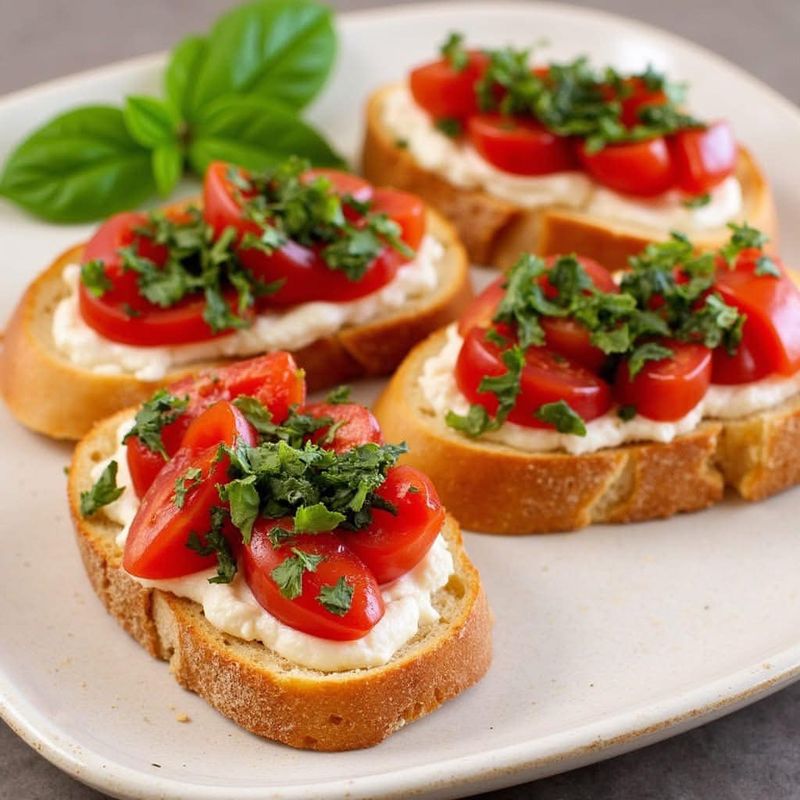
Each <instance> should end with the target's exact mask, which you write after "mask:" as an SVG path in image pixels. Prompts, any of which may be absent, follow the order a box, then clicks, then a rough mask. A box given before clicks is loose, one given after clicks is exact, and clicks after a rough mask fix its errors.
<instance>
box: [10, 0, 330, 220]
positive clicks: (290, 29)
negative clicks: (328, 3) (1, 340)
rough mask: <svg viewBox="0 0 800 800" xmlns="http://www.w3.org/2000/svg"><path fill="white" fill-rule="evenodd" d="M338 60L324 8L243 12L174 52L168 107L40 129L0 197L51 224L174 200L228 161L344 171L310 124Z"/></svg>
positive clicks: (106, 112) (88, 110) (109, 112)
mask: <svg viewBox="0 0 800 800" xmlns="http://www.w3.org/2000/svg"><path fill="white" fill-rule="evenodd" d="M335 54H336V34H335V32H334V29H333V23H332V15H331V11H330V9H328V8H327V7H325V6H323V5H321V4H320V3H318V2H317V1H316V0H257V1H256V2H252V3H248V4H246V5H243V6H240V7H238V8H234V9H233V10H231V11H229V12H228V13H226V14H224V15H223V16H222V17H220V19H219V20H218V21H217V23H216V24H215V25H214V27H213V28H212V30H211V31H210V32H209V34H208V35H207V36H192V37H189V38H187V39H184V40H183V41H182V42H180V43H179V44H178V45H177V46H176V47H175V49H174V50H173V51H172V53H171V55H170V59H169V62H168V64H167V68H166V71H165V73H164V90H165V97H164V98H163V99H160V98H157V97H148V96H144V95H131V96H129V97H127V98H126V99H125V103H124V106H123V108H121V109H120V108H114V107H112V106H101V105H90V106H83V107H80V108H76V109H74V110H72V111H68V112H66V113H64V114H60V115H59V116H57V117H55V118H54V119H51V120H50V121H49V122H46V123H45V124H44V125H43V126H42V127H40V128H39V129H38V130H36V131H34V132H33V133H32V134H31V135H30V136H29V137H28V138H27V139H26V140H25V141H23V142H22V143H21V144H20V145H19V146H18V147H17V148H16V150H14V151H13V152H12V153H11V155H10V156H9V157H8V159H7V161H6V163H5V165H4V166H3V169H2V172H1V173H0V196H2V197H5V198H6V199H8V200H10V201H12V202H14V203H16V204H17V205H19V206H22V207H23V208H24V209H26V210H27V211H29V212H30V213H32V214H34V215H36V216H39V217H41V218H43V219H46V220H48V221H50V222H88V221H92V220H96V219H99V218H101V217H104V216H107V215H108V214H111V213H114V212H116V211H121V210H123V209H126V208H132V207H134V206H137V205H139V204H140V203H142V202H143V201H145V200H147V199H148V198H150V197H152V195H154V194H155V193H156V192H158V193H159V194H160V195H162V196H166V195H168V194H169V193H170V192H172V190H173V189H174V188H175V186H176V184H177V182H178V181H179V180H180V178H181V177H182V175H183V174H184V172H186V171H187V170H188V171H192V172H195V173H197V174H198V175H202V173H203V172H204V170H205V169H206V167H207V166H208V164H209V163H210V162H211V161H213V160H217V159H219V160H225V161H231V162H234V163H236V164H238V165H240V166H242V167H245V168H247V169H254V170H261V169H265V168H266V167H269V166H273V165H274V164H276V163H279V162H281V161H283V160H284V159H285V158H286V156H287V155H289V154H290V153H291V154H297V155H300V156H303V157H305V158H307V159H308V160H309V161H311V162H312V163H313V164H315V165H317V166H336V165H340V164H341V163H342V160H341V158H340V157H339V156H338V155H337V154H336V153H335V152H334V150H333V149H332V148H331V146H330V145H329V144H328V143H327V142H326V141H325V139H324V138H323V137H322V136H320V134H318V133H317V132H316V131H315V130H314V129H313V128H311V127H310V126H309V125H308V124H307V123H305V122H304V121H303V120H302V119H301V118H300V116H299V112H300V110H301V109H302V108H304V107H305V106H306V105H307V104H308V103H309V102H310V101H311V100H312V99H313V98H314V97H315V96H316V95H317V93H318V92H319V90H320V89H321V88H322V86H323V84H324V83H325V80H326V79H327V77H328V74H329V73H330V69H331V66H332V64H333V59H334V57H335Z"/></svg>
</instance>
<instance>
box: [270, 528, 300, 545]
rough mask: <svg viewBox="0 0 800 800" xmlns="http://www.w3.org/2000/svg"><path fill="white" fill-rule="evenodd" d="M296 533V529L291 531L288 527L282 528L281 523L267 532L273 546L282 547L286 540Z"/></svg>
mask: <svg viewBox="0 0 800 800" xmlns="http://www.w3.org/2000/svg"><path fill="white" fill-rule="evenodd" d="M294 535H295V533H294V531H290V530H287V529H286V528H281V527H280V525H276V526H275V527H274V528H272V529H270V532H269V533H268V534H267V538H268V539H269V543H270V544H271V545H272V546H273V547H280V546H281V545H282V544H283V543H284V542H285V541H287V540H288V539H291V538H292V537H293V536H294Z"/></svg>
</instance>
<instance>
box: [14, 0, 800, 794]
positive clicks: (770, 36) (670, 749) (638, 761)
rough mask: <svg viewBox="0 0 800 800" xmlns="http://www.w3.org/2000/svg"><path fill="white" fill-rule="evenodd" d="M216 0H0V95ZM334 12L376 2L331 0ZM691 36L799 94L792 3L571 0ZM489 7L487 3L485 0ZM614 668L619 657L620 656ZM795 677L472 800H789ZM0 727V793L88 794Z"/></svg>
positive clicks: (150, 34)
mask: <svg viewBox="0 0 800 800" xmlns="http://www.w3.org/2000/svg"><path fill="white" fill-rule="evenodd" d="M232 4H233V3H231V2H226V0H170V1H169V2H165V1H164V0H137V2H128V1H127V0H27V2H23V0H0V94H3V93H5V92H9V91H13V90H15V89H21V88H23V87H26V86H31V85H33V84H35V83H38V82H40V81H43V80H47V79H50V78H55V77H58V76H61V75H65V74H69V73H72V72H76V71H78V70H83V69H88V68H91V67H96V66H100V65H103V64H106V63H110V62H112V61H117V60H120V59H123V58H128V57H131V56H136V55H140V54H143V53H148V52H153V51H156V50H161V49H165V48H168V47H169V46H170V45H171V44H173V43H174V42H175V41H177V40H178V38H180V37H181V36H182V35H183V34H185V33H187V32H189V31H195V30H202V29H203V28H204V27H207V26H208V25H209V24H210V23H211V21H212V20H213V19H214V18H215V17H216V16H217V15H218V14H219V13H220V12H221V11H222V10H223V9H225V8H227V7H229V6H230V5H232ZM333 4H334V6H336V7H337V8H339V9H350V8H364V7H370V6H376V5H383V4H385V3H381V2H373V3H371V2H369V1H368V0H335V2H334V3H333ZM576 4H578V5H585V6H592V7H594V8H602V9H605V10H608V11H613V12H616V13H620V14H625V15H629V16H631V17H635V18H638V19H640V20H643V21H645V22H649V23H652V24H655V25H658V26H660V27H662V28H665V29H667V30H670V31H672V32H674V33H677V34H680V35H682V36H685V37H687V38H689V39H692V40H694V41H696V42H698V43H700V44H702V45H705V46H706V47H708V48H710V49H712V50H715V51H717V52H718V53H720V54H722V55H723V56H725V57H727V58H728V59H730V60H732V61H734V62H736V63H738V64H740V65H741V66H742V67H744V68H745V69H747V70H749V71H750V72H752V73H753V74H755V75H756V76H758V77H759V78H761V79H762V80H764V81H766V82H767V83H769V84H770V85H771V86H773V87H774V88H775V89H777V90H778V91H779V92H781V93H782V94H784V95H785V96H786V97H788V98H789V99H790V100H792V101H793V102H795V103H800V55H798V41H800V0H761V2H755V0H716V2H715V1H714V0H577V3H576ZM486 5H487V7H490V6H491V3H490V2H487V3H486ZM621 668H624V665H621ZM798 751H800V684H798V685H795V686H793V687H790V688H788V689H785V690H784V691H782V692H780V693H779V694H777V695H774V696H773V697H770V698H768V699H766V700H763V701H761V702H760V703H758V704H756V705H754V706H751V707H749V708H747V709H745V710H743V711H739V712H738V713H736V714H734V715H732V716H730V717H726V718H724V719H722V720H719V721H717V722H715V723H712V724H710V725H706V726H704V727H702V728H699V729H697V730H694V731H691V732H689V733H686V734H683V735H682V736H679V737H676V738H674V739H670V740H668V741H666V742H663V743H661V744H657V745H653V746H651V747H648V748H646V749H644V750H640V751H638V752H634V753H630V754H628V755H625V756H621V757H618V758H615V759H613V760H611V761H606V762H603V763H600V764H595V765H593V766H589V767H585V768H583V769H580V770H576V771H574V772H569V773H566V774H564V775H558V776H555V777H553V778H548V779H546V780H542V781H538V782H536V783H531V784H527V785H525V786H518V787H515V788H510V789H505V790H501V791H497V792H493V793H491V794H487V795H482V798H483V800H521V799H522V798H536V799H537V800H589V799H590V798H591V800H612V798H614V800H616V799H617V798H637V800H667V799H669V800H672V799H673V798H695V797H701V796H702V797H704V798H705V800H751V799H755V798H769V800H783V799H784V798H798V797H800V760H799V759H798V758H797V753H798ZM102 797H103V795H101V794H99V793H98V792H95V791H93V790H91V789H88V788H86V787H84V786H82V785H81V784H79V783H77V782H76V781H74V780H72V779H71V778H69V777H68V776H66V775H64V774H62V773H61V772H59V771H58V770H57V769H56V768H55V767H53V766H51V765H50V764H49V763H48V762H46V761H45V760H44V759H43V758H42V757H41V756H39V755H38V754H37V753H35V752H34V751H33V750H31V749H30V748H28V747H27V745H25V744H24V743H23V742H22V741H21V740H20V739H18V738H17V737H16V736H15V735H14V734H13V733H12V732H11V730H10V729H9V728H7V727H6V726H5V725H2V724H0V800H11V798H15V799H16V798H19V799H20V800H39V798H42V800H44V798H48V800H49V799H50V798H57V799H58V800H99V799H100V798H102Z"/></svg>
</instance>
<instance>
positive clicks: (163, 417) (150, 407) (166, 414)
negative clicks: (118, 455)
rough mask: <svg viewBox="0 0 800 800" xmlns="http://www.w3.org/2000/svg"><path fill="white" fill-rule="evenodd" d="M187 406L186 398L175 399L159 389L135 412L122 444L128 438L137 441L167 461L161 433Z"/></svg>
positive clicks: (164, 390) (187, 400)
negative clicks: (131, 424) (132, 422)
mask: <svg viewBox="0 0 800 800" xmlns="http://www.w3.org/2000/svg"><path fill="white" fill-rule="evenodd" d="M188 405H189V398H188V397H176V396H175V395H172V394H170V393H169V392H168V391H167V390H166V389H159V390H158V391H157V392H156V393H155V394H154V395H153V396H152V397H151V398H150V399H149V400H148V401H147V402H146V403H145V404H144V405H143V406H142V407H141V408H140V409H139V411H137V412H136V418H135V420H134V425H133V427H132V428H131V429H130V430H129V431H128V432H127V433H126V434H125V437H124V438H123V440H122V442H123V444H124V443H125V442H127V441H128V439H130V438H136V439H138V440H139V441H140V442H141V443H142V444H143V445H144V446H145V447H146V448H147V449H148V450H150V451H151V452H153V453H159V454H160V455H161V456H163V458H164V460H165V461H166V460H167V451H166V450H165V449H164V442H163V441H162V439H161V431H162V430H163V429H164V428H165V427H166V426H167V425H170V424H171V423H173V422H175V420H176V419H178V417H179V416H180V415H181V414H183V412H184V411H185V410H186V408H187V406H188Z"/></svg>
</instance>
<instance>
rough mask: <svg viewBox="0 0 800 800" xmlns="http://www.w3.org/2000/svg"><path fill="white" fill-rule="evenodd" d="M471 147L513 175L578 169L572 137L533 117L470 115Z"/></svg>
mask: <svg viewBox="0 0 800 800" xmlns="http://www.w3.org/2000/svg"><path fill="white" fill-rule="evenodd" d="M467 132H468V134H469V140H470V142H472V146H473V147H474V148H475V149H476V150H477V151H478V153H479V154H480V155H481V156H482V157H483V158H485V159H486V161H488V162H489V163H490V164H492V165H493V166H495V167H497V168H498V169H500V170H503V172H510V173H512V174H514V175H548V174H550V173H552V172H566V171H568V170H574V169H577V167H578V163H577V160H576V158H575V154H574V152H573V149H572V144H571V142H570V140H569V139H567V138H566V137H564V136H557V135H556V134H554V133H551V132H550V131H548V130H547V129H546V128H545V127H544V126H543V125H541V124H540V123H538V122H536V121H535V120H533V119H525V118H522V117H504V116H502V115H500V114H481V115H479V116H474V117H470V118H469V121H468V123H467Z"/></svg>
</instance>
